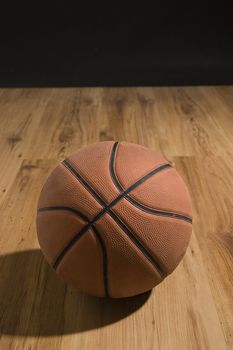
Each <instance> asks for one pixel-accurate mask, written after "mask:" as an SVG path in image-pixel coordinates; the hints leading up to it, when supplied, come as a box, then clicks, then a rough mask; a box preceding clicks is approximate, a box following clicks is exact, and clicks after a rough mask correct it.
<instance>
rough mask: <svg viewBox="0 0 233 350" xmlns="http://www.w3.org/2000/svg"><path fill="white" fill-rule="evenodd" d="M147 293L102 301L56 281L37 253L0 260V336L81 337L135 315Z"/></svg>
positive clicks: (38, 251)
mask: <svg viewBox="0 0 233 350" xmlns="http://www.w3.org/2000/svg"><path fill="white" fill-rule="evenodd" d="M149 296H150V292H147V293H145V294H142V295H139V296H136V297H131V298H123V299H104V298H103V299H102V298H96V297H91V296H88V295H85V294H82V293H79V292H77V291H76V290H74V289H72V288H71V287H69V286H67V285H66V284H65V283H64V282H63V281H61V280H60V279H59V278H58V277H57V276H56V273H55V272H54V271H53V270H52V269H51V268H50V267H49V266H48V264H47V263H46V261H45V259H44V257H43V256H42V254H41V252H40V250H29V251H23V252H16V253H12V254H7V255H2V256H0V332H1V334H15V335H22V336H25V335H27V336H38V335H40V336H53V335H60V334H70V333H76V332H83V331H87V330H90V329H94V328H99V327H103V326H106V325H108V324H111V323H114V322H117V321H119V320H121V319H123V318H125V317H127V316H128V315H130V314H132V313H133V312H135V311H136V310H138V309H139V308H140V307H141V306H142V305H143V304H144V303H145V302H146V301H147V300H148V298H149Z"/></svg>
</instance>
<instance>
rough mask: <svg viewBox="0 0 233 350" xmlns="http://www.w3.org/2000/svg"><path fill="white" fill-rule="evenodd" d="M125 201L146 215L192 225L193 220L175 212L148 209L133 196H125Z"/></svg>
mask: <svg viewBox="0 0 233 350" xmlns="http://www.w3.org/2000/svg"><path fill="white" fill-rule="evenodd" d="M125 199H127V200H128V201H129V202H131V203H132V204H133V205H135V206H136V207H137V208H139V209H141V210H143V211H145V212H146V213H149V214H153V215H158V216H165V217H169V218H173V219H180V220H183V221H186V222H189V223H190V224H191V223H192V218H191V217H189V216H186V215H183V214H178V213H174V212H169V211H163V210H158V209H153V208H148V207H146V206H144V205H143V204H141V203H139V202H137V201H136V200H135V199H134V198H132V197H131V196H129V195H128V196H125Z"/></svg>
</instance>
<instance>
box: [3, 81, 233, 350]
mask: <svg viewBox="0 0 233 350" xmlns="http://www.w3.org/2000/svg"><path fill="white" fill-rule="evenodd" d="M232 117H233V87H186V88H181V87H179V88H175V87H174V88H140V87H137V88H82V89H79V88H64V89H53V88H49V89H1V90H0V122H1V128H0V146H1V152H0V173H1V177H0V206H1V210H0V222H1V235H0V250H1V255H0V329H1V340H0V348H1V349H4V350H8V349H17V350H18V349H23V350H29V349H30V350H34V349H43V350H44V349H49V350H50V349H56V350H63V349H64V350H65V349H69V350H73V349H75V350H77V349H85V350H89V349H91V350H92V349H101V350H102V349H103V350H105V349H112V350H115V349H116V350H121V349H122V350H123V349H124V350H139V349H140V350H144V349H146V350H147V349H150V350H151V349H159V350H164V349H166V350H167V349H169V350H170V349H171V350H174V349H175V350H176V349H177V350H178V349H179V350H182V349H184V350H187V349H211V350H213V349H216V350H220V349H233V219H232V208H233V162H232V156H233V136H232V135H233V119H232ZM104 140H127V141H131V142H136V143H140V144H144V145H146V146H148V147H150V148H152V149H154V150H157V151H159V152H161V153H162V154H164V156H165V157H166V158H168V159H169V160H171V161H173V162H175V164H176V167H177V169H178V171H179V172H180V174H181V175H182V176H183V178H184V179H185V181H186V183H187V185H188V187H189V189H190V193H191V196H192V200H193V213H194V229H193V235H192V240H191V244H190V246H189V248H188V251H187V254H186V255H185V257H184V259H183V261H182V263H181V264H180V265H179V267H178V268H177V269H176V271H175V272H174V273H173V274H172V275H171V276H170V277H168V278H167V279H166V280H165V281H164V282H163V283H162V284H161V285H159V286H158V287H156V288H155V289H154V290H153V291H152V292H151V293H148V294H146V295H144V296H140V297H136V298H132V299H125V300H105V299H96V298H92V297H89V296H86V295H83V294H81V293H78V292H76V291H75V290H74V289H72V288H71V287H69V286H67V285H65V284H64V283H63V282H62V281H61V280H59V279H58V278H57V276H56V275H55V273H54V272H53V271H52V269H50V268H49V267H48V265H47V263H46V262H45V260H44V258H43V256H42V254H41V252H40V250H39V245H38V242H37V238H36V230H35V215H36V206H37V199H38V196H39V193H40V190H41V187H42V185H43V183H44V181H45V180H46V177H47V176H48V174H49V173H50V171H51V170H52V169H53V168H54V167H55V166H56V164H57V163H58V162H59V161H60V160H62V159H63V158H64V157H66V156H67V155H68V154H70V153H72V152H74V151H75V150H76V149H78V148H80V147H82V146H85V145H87V144H89V143H93V142H97V141H104Z"/></svg>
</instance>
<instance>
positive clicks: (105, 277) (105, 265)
mask: <svg viewBox="0 0 233 350" xmlns="http://www.w3.org/2000/svg"><path fill="white" fill-rule="evenodd" d="M91 229H92V230H93V232H94V234H95V236H96V237H97V240H98V241H99V243H100V246H101V249H102V255H103V264H102V268H103V282H104V283H103V284H104V293H105V297H110V295H109V290H108V256H107V249H106V246H105V243H104V240H103V239H102V237H101V235H100V233H99V231H98V230H97V228H96V227H95V226H94V225H92V226H91Z"/></svg>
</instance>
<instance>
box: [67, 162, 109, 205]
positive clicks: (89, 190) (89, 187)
mask: <svg viewBox="0 0 233 350" xmlns="http://www.w3.org/2000/svg"><path fill="white" fill-rule="evenodd" d="M62 164H63V165H64V166H65V167H66V168H67V169H68V170H69V171H70V172H71V173H72V174H73V175H74V177H76V178H77V179H78V180H79V181H80V182H81V183H82V184H83V186H84V187H85V188H86V189H87V190H88V192H89V193H91V194H92V196H93V197H94V198H95V199H96V200H97V202H99V204H101V206H102V207H104V206H105V205H106V203H105V202H104V201H103V199H102V198H101V197H100V196H99V195H98V193H96V191H95V190H93V188H92V187H91V186H90V185H89V184H88V183H87V181H86V180H85V179H84V178H83V177H82V175H80V174H79V173H78V172H77V170H76V169H75V168H74V167H73V166H72V164H71V163H70V162H69V161H68V160H67V159H65V160H63V162H62Z"/></svg>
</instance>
